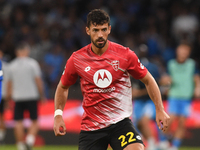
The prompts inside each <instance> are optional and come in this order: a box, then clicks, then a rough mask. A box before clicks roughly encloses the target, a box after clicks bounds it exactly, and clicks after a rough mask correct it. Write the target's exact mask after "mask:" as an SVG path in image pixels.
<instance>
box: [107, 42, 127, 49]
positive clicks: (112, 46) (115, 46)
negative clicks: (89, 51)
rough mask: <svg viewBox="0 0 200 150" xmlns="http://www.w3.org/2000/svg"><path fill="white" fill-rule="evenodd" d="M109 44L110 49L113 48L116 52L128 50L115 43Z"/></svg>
mask: <svg viewBox="0 0 200 150" xmlns="http://www.w3.org/2000/svg"><path fill="white" fill-rule="evenodd" d="M109 42H110V47H111V48H115V49H116V50H128V49H129V48H128V47H125V46H123V45H121V44H119V43H115V42H111V41H109Z"/></svg>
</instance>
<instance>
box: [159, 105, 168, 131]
mask: <svg viewBox="0 0 200 150" xmlns="http://www.w3.org/2000/svg"><path fill="white" fill-rule="evenodd" d="M169 120H170V117H169V115H168V114H167V113H166V112H165V111H164V110H163V109H161V110H160V109H158V110H157V109H156V123H157V125H158V127H159V129H160V130H162V131H163V132H166V131H167V128H168V126H169Z"/></svg>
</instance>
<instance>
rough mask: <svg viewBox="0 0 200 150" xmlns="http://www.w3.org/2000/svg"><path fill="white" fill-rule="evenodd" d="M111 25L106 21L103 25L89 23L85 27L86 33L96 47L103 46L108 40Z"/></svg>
mask: <svg viewBox="0 0 200 150" xmlns="http://www.w3.org/2000/svg"><path fill="white" fill-rule="evenodd" d="M110 31H111V26H109V25H108V23H105V24H103V25H94V24H91V25H90V27H89V28H88V27H86V33H87V34H88V35H90V38H91V41H92V43H93V44H94V45H95V46H96V47H97V48H103V47H104V46H105V44H106V42H107V40H108V35H109V34H110Z"/></svg>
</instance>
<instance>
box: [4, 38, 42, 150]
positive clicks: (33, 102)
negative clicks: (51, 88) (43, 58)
mask: <svg viewBox="0 0 200 150" xmlns="http://www.w3.org/2000/svg"><path fill="white" fill-rule="evenodd" d="M29 52H30V47H29V45H28V44H27V43H24V42H20V43H19V44H18V46H17V47H16V56H17V57H16V58H15V59H14V60H13V61H12V62H10V64H9V67H8V83H7V86H8V87H7V89H8V90H7V98H8V99H11V98H12V99H13V100H14V101H15V108H14V109H15V110H14V120H15V127H14V133H15V138H16V144H17V148H18V150H30V149H31V147H32V146H33V145H34V143H35V138H36V135H37V133H38V120H37V118H38V106H37V102H38V100H41V101H44V100H45V95H44V89H43V82H42V78H41V69H40V67H39V63H38V62H37V61H36V60H34V59H32V58H30V57H28V56H29ZM25 110H28V111H29V114H30V119H31V125H30V126H29V127H28V129H27V136H26V138H25V141H24V136H25V131H24V126H23V119H24V116H23V114H24V111H25Z"/></svg>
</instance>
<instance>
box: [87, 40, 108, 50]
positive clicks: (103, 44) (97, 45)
mask: <svg viewBox="0 0 200 150" xmlns="http://www.w3.org/2000/svg"><path fill="white" fill-rule="evenodd" d="M91 41H92V43H93V44H94V45H95V46H96V47H97V48H103V47H104V46H105V45H106V42H107V39H106V40H105V39H104V38H98V39H97V40H96V41H93V40H91ZM99 41H104V42H103V43H101V44H98V42H99Z"/></svg>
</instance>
